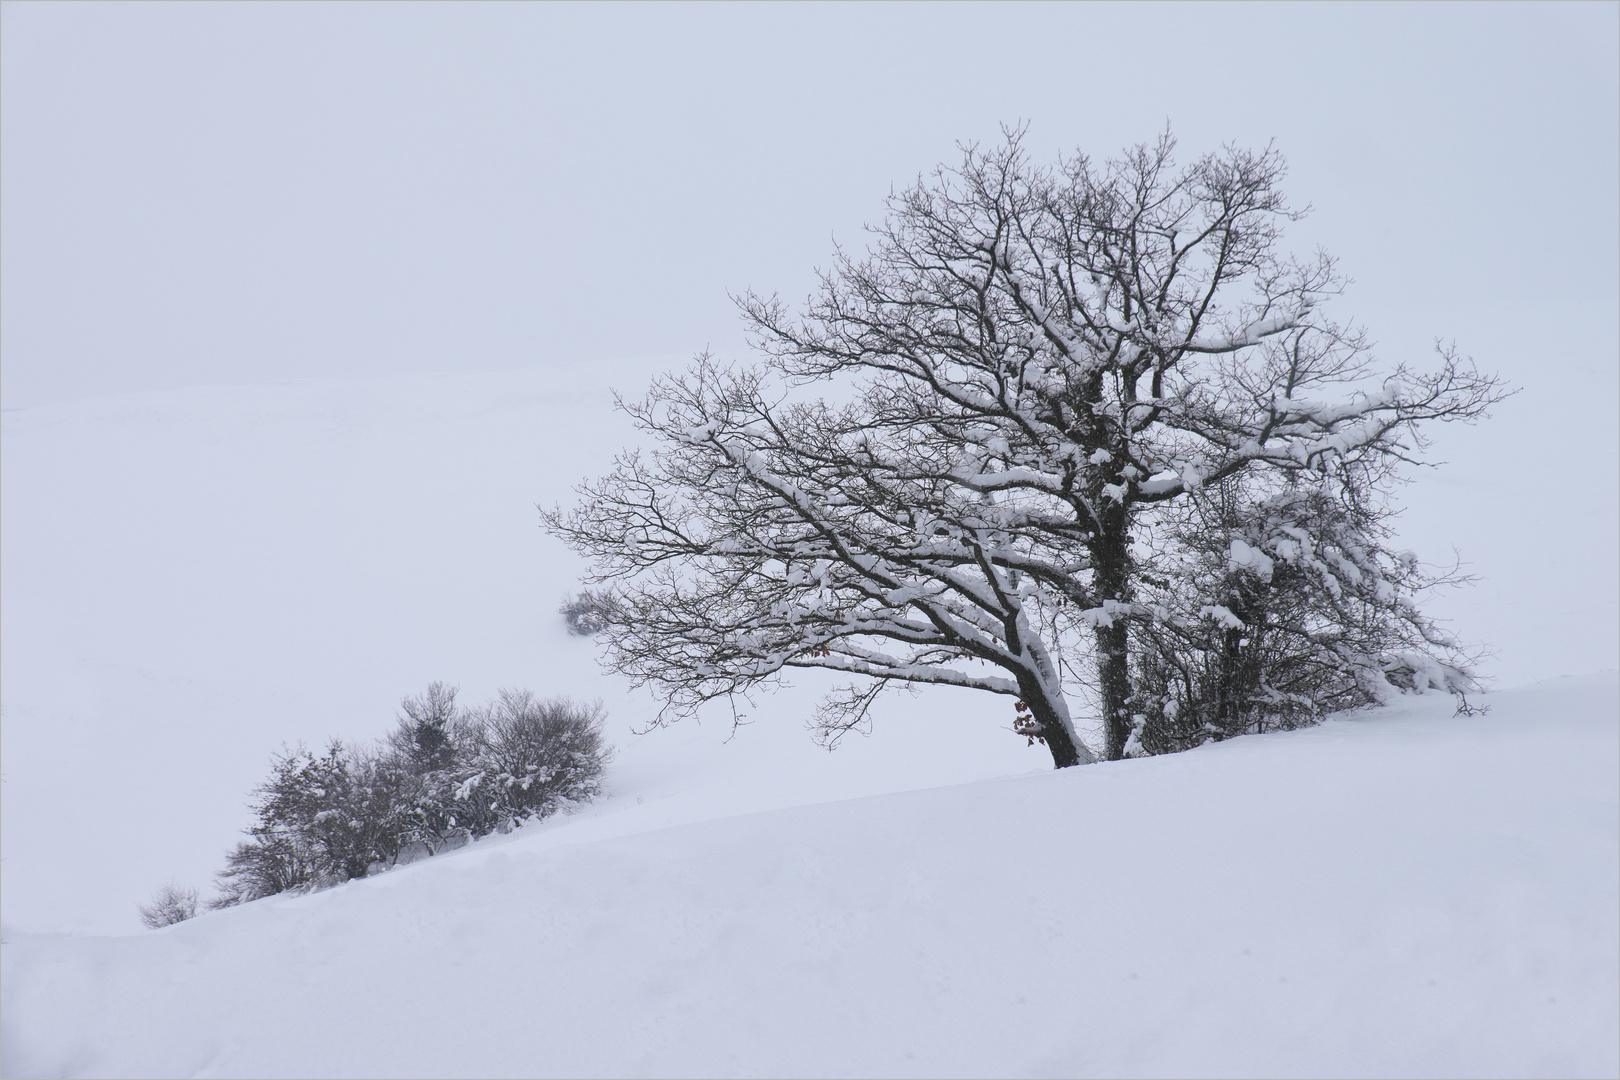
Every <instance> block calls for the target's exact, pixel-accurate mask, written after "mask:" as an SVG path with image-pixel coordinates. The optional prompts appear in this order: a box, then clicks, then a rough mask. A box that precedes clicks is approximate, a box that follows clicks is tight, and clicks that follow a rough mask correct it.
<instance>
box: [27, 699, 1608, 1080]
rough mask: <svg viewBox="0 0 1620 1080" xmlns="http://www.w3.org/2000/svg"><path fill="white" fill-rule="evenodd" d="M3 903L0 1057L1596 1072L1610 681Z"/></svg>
mask: <svg viewBox="0 0 1620 1080" xmlns="http://www.w3.org/2000/svg"><path fill="white" fill-rule="evenodd" d="M1489 703H1490V705H1491V706H1492V711H1491V712H1490V714H1489V715H1486V716H1482V717H1472V718H1468V717H1454V716H1452V715H1451V712H1452V709H1451V702H1450V699H1448V698H1444V697H1441V696H1437V695H1430V696H1427V697H1425V698H1420V699H1409V700H1407V701H1406V702H1404V703H1403V704H1401V705H1399V706H1397V707H1396V708H1393V709H1388V710H1380V711H1375V712H1369V713H1363V714H1357V715H1352V716H1348V717H1344V718H1340V719H1337V720H1334V721H1332V722H1330V723H1328V724H1325V725H1323V726H1322V727H1320V728H1316V729H1313V730H1309V731H1302V732H1295V733H1289V734H1280V735H1269V736H1263V737H1253V738H1247V739H1239V740H1235V741H1232V742H1228V743H1224V744H1220V745H1216V746H1210V747H1205V748H1203V749H1201V750H1197V751H1193V752H1191V753H1187V754H1183V755H1177V756H1173V757H1167V758H1158V759H1152V760H1145V761H1130V762H1124V763H1118V764H1109V765H1096V766H1089V767H1085V768H1077V769H1070V770H1064V771H1062V772H1058V773H1052V772H1042V773H1034V774H1030V775H1024V776H1016V777H1008V778H1005V779H1001V780H987V781H979V782H975V783H970V784H961V785H955V786H946V787H938V788H933V789H929V790H921V791H913V792H909V793H903V794H892V795H884V796H876V797H866V798H857V799H849V800H844V801H839V802H832V803H824V804H821V805H810V806H799V807H793V808H788V809H781V810H775V811H769V812H761V813H753V814H741V815H735V816H731V817H726V818H723V819H719V820H711V821H707V822H698V823H693V824H685V825H678V826H674V827H660V826H661V825H663V824H664V822H663V820H661V819H660V818H659V817H657V816H656V815H650V814H649V813H648V812H647V806H648V805H649V804H648V803H647V802H646V801H645V798H644V795H645V794H646V793H642V796H637V795H635V794H632V793H631V792H629V791H621V792H620V793H619V794H618V795H616V796H615V797H613V798H612V799H610V800H609V801H607V802H605V803H603V804H601V805H600V806H598V807H595V808H592V809H590V810H588V811H585V812H583V813H581V814H578V815H576V816H574V817H571V818H563V819H554V820H552V821H549V822H546V823H543V824H541V825H538V826H533V827H530V828H529V829H526V830H522V831H520V832H518V833H516V834H514V835H513V836H511V837H506V838H499V839H496V840H492V841H486V842H482V843H480V844H477V845H474V846H473V847H471V848H468V849H465V850H463V851H461V852H457V853H454V854H451V855H447V856H441V857H439V858H437V859H433V860H429V861H427V862H424V863H419V864H416V865H414V866H411V867H408V868H403V869H400V870H396V871H393V872H391V873H389V874H386V875H383V876H380V877H377V878H372V879H368V880H365V881H360V882H355V883H352V884H350V885H347V886H342V887H339V888H336V889H332V890H330V891H327V892H323V893H318V894H314V895H310V896H305V897H297V898H271V899H269V900H265V901H261V902H258V903H255V904H251V905H247V906H245V907H243V908H239V909H235V910H231V911H227V912H221V913H214V914H208V915H204V916H201V917H199V918H198V919H196V920H193V921H191V922H188V923H184V924H181V925H179V926H176V927H172V928H169V929H167V930H163V931H158V932H155V933H149V934H145V935H139V936H127V937H84V936H66V935H32V934H23V933H18V932H15V931H8V933H7V935H6V945H5V948H4V964H5V968H4V981H3V984H0V985H3V990H4V1014H5V1026H4V1035H3V1037H4V1058H5V1061H4V1066H5V1072H6V1074H7V1075H8V1076H23V1075H69V1076H252V1075H260V1076H277V1075H287V1076H366V1075H390V1076H434V1075H439V1076H479V1075H580V1076H594V1075H901V1076H913V1075H915V1076H928V1075H1099V1076H1106V1075H1188V1076H1193V1075H1233V1074H1237V1075H1255V1076H1285V1075H1286V1076H1316V1075H1367V1076H1374V1075H1378V1076H1401V1075H1405V1076H1420V1075H1421V1076H1431V1075H1432V1076H1442V1075H1481V1076H1485V1075H1497V1076H1510V1075H1512V1076H1575V1075H1581V1076H1601V1075H1611V1076H1612V1075H1614V1073H1615V1071H1616V1069H1617V1067H1620V1058H1617V1050H1616V1036H1617V1028H1616V1015H1617V1010H1620V994H1617V970H1620V941H1617V932H1616V928H1617V917H1616V912H1617V910H1620V907H1617V905H1620V828H1617V822H1620V818H1617V815H1620V808H1617V781H1616V771H1615V762H1616V760H1617V754H1620V745H1617V738H1616V736H1617V722H1616V715H1617V681H1616V678H1615V677H1614V676H1613V675H1604V676H1593V677H1587V678H1582V679H1566V680H1560V681H1554V682H1549V683H1543V684H1539V685H1536V686H1532V687H1528V688H1524V689H1519V690H1515V691H1510V692H1504V693H1500V694H1496V695H1493V696H1492V697H1491V698H1490V699H1489Z"/></svg>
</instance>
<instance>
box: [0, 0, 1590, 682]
mask: <svg viewBox="0 0 1620 1080" xmlns="http://www.w3.org/2000/svg"><path fill="white" fill-rule="evenodd" d="M1617 13H1620V6H1617V5H1616V4H1614V3H1588V4H1578V5H1558V4H1549V3H1541V4H1536V5H1512V4H1490V5H1469V4H1444V5H1419V4H1401V5H1379V4H1355V5H1332V4H1309V5H1305V4H1301V5H1276V4H1264V5H1259V4H1257V5H1222V4H1193V5H1151V4H1131V5H1125V6H1110V5H1058V4H1031V5H1018V4H994V5H971V4H951V5H937V6H936V5H928V4H897V5H832V4H828V5H789V4H772V5H740V4H727V5H697V6H685V5H673V4H661V5H646V6H643V5H606V4H593V5H580V6H570V5H523V4H515V3H503V4H487V5H478V4H454V5H450V4H431V3H415V4H397V5H396V4H355V5H340V4H253V3H233V4H194V3H188V4H162V5H151V4H137V3H118V4H90V3H84V4H54V3H52V4H44V3H17V2H10V3H6V4H5V5H4V6H3V10H0V24H3V25H0V29H3V34H0V50H3V55H0V61H3V62H0V138H3V148H0V149H3V152H0V215H3V221H4V228H3V231H0V316H3V317H0V398H3V404H4V407H5V408H7V409H17V408H27V407H31V406H37V405H40V404H45V403H51V402H59V401H65V400H71V399H75V398H80V397H85V396H90V395H103V394H109V393H121V392H127V391H136V390H153V389H163V388H169V387H180V386H188V385H197V384H236V383H262V382H283V381H296V380H304V379H310V378H323V377H334V376H335V377H367V376H382V375H388V374H393V373H406V372H453V371H473V370H480V369H493V368H509V367H516V366H529V367H534V366H539V367H546V366H552V365H561V364H574V363H581V362H585V363H591V364H595V365H599V366H600V370H601V372H602V377H603V379H604V380H611V379H612V378H613V373H614V371H615V370H616V368H615V361H623V360H624V359H625V358H628V357H634V356H647V355H668V356H670V357H672V358H677V360H678V359H679V358H684V357H688V356H690V355H691V354H692V353H694V352H696V351H697V350H700V349H703V348H705V347H713V348H714V350H715V351H716V352H718V353H720V354H721V355H722V356H736V355H739V354H740V352H741V348H742V341H741V334H740V332H739V326H738V323H737V321H736V318H735V315H734V312H733V309H732V307H731V304H730V301H729V300H728V298H727V294H728V292H736V291H739V290H741V289H744V288H749V287H752V288H755V289H759V290H762V291H772V290H775V291H780V292H781V293H783V294H784V295H785V296H787V297H789V298H798V297H802V296H803V295H804V294H805V293H806V292H807V291H808V289H809V288H810V285H811V282H812V276H811V272H812V269H813V267H814V266H816V265H817V264H818V263H824V262H825V261H826V260H827V258H828V254H829V251H830V249H831V244H832V240H833V238H834V237H837V238H839V239H840V240H842V241H844V242H846V243H854V244H859V243H860V242H861V240H862V237H861V233H860V228H861V225H862V223H863V222H866V221H871V220H874V219H876V218H878V217H880V216H881V214H882V198H883V196H884V194H885V193H886V192H888V191H889V190H890V188H891V186H892V185H899V184H904V183H906V182H907V181H909V180H910V179H912V178H913V177H915V176H916V175H917V174H918V173H919V172H921V171H923V170H926V169H928V168H930V167H931V166H932V165H933V164H935V163H936V162H938V161H940V160H942V159H949V158H953V157H954V156H955V150H954V148H953V147H954V143H955V142H957V141H958V140H971V139H994V138H996V137H997V131H998V125H1000V124H1002V123H1004V122H1016V121H1019V120H1026V121H1028V122H1029V123H1030V125H1031V127H1030V136H1029V145H1030V146H1031V148H1032V149H1033V150H1034V151H1035V153H1036V154H1037V156H1040V157H1050V156H1052V155H1055V154H1056V152H1057V151H1058V150H1059V149H1065V148H1066V149H1074V148H1081V149H1084V150H1086V151H1088V152H1090V153H1092V154H1093V155H1096V156H1106V155H1107V154H1109V153H1112V152H1114V151H1116V150H1117V149H1118V148H1120V147H1121V146H1123V145H1125V144H1127V143H1130V142H1135V141H1140V140H1146V139H1150V138H1152V137H1153V136H1154V135H1155V134H1156V133H1157V132H1158V131H1159V130H1160V129H1162V128H1163V126H1164V125H1165V124H1166V123H1167V122H1169V123H1171V124H1173V126H1174V129H1175V131H1176V133H1177V134H1178V136H1179V137H1180V139H1181V143H1182V147H1183V148H1184V151H1185V153H1186V154H1187V155H1189V156H1190V155H1192V154H1195V153H1198V152H1201V151H1204V150H1208V149H1212V148H1215V147H1217V146H1218V145H1220V144H1221V143H1223V142H1227V141H1232V142H1236V143H1239V144H1244V145H1250V146H1253V145H1259V144H1263V143H1265V142H1267V141H1269V140H1275V141H1276V143H1277V145H1278V146H1279V147H1280V148H1281V150H1282V151H1283V152H1284V153H1285V154H1286V156H1287V157H1288V159H1289V161H1290V162H1291V165H1292V173H1291V177H1290V179H1289V181H1288V185H1287V187H1288V190H1289V192H1290V194H1291V196H1292V198H1293V199H1294V201H1295V202H1296V203H1298V204H1305V203H1311V204H1314V206H1315V207H1316V212H1315V214H1314V215H1313V216H1312V217H1311V218H1310V219H1309V220H1308V221H1307V222H1305V223H1303V224H1301V225H1299V226H1297V227H1296V228H1295V229H1294V231H1293V233H1292V234H1291V237H1292V239H1293V240H1294V242H1297V243H1298V244H1299V245H1300V246H1310V245H1314V244H1321V245H1323V246H1325V247H1327V248H1328V249H1329V250H1331V251H1333V252H1335V253H1336V254H1338V255H1339V256H1340V257H1341V258H1342V260H1343V266H1344V269H1345V270H1346V271H1347V272H1348V273H1349V274H1350V275H1351V276H1352V278H1354V279H1355V282H1356V284H1355V285H1354V287H1353V288H1352V290H1351V292H1350V294H1349V295H1348V296H1347V297H1346V298H1344V299H1343V300H1342V301H1340V302H1339V303H1338V305H1337V306H1336V308H1335V314H1336V315H1338V316H1340V317H1345V316H1352V315H1353V316H1355V317H1357V318H1358V319H1359V320H1360V321H1362V322H1363V323H1364V324H1365V325H1366V326H1367V327H1368V329H1369V330H1370V332H1371V334H1372V336H1373V338H1374V339H1375V340H1376V341H1377V342H1378V343H1379V350H1378V351H1379V353H1380V354H1381V355H1382V356H1383V357H1384V358H1385V359H1387V360H1391V361H1393V360H1397V359H1406V360H1411V361H1414V362H1416V363H1419V364H1422V363H1425V362H1426V360H1427V358H1428V357H1429V356H1430V350H1431V348H1432V344H1433V341H1434V339H1435V338H1437V337H1439V338H1445V339H1448V340H1451V339H1455V341H1456V342H1457V344H1458V346H1459V347H1460V348H1461V350H1462V351H1463V352H1465V353H1468V354H1471V355H1473V356H1474V357H1476V358H1477V359H1478V362H1479V363H1480V365H1481V366H1482V367H1483V368H1486V369H1488V370H1496V371H1500V372H1502V373H1503V374H1504V375H1505V376H1506V377H1507V379H1508V380H1509V381H1510V382H1511V383H1512V384H1514V385H1517V386H1520V387H1523V388H1524V393H1522V394H1520V395H1519V396H1518V397H1517V398H1515V399H1513V400H1512V401H1510V402H1509V403H1507V404H1505V405H1503V406H1501V407H1500V408H1499V409H1498V410H1497V412H1496V417H1495V419H1493V420H1492V421H1491V422H1490V423H1488V424H1486V425H1484V426H1482V427H1480V428H1477V429H1471V430H1467V431H1457V432H1447V433H1445V434H1444V435H1443V436H1442V438H1441V439H1440V440H1439V442H1438V443H1437V446H1436V456H1437V457H1440V458H1444V459H1448V460H1450V461H1451V462H1452V463H1453V465H1452V467H1450V468H1449V469H1448V470H1446V471H1444V472H1442V473H1440V474H1437V475H1436V476H1433V477H1429V478H1425V479H1424V480H1423V481H1422V482H1421V483H1420V485H1419V486H1418V487H1416V488H1414V489H1412V491H1411V498H1410V500H1409V501H1410V502H1411V503H1412V509H1411V511H1409V513H1408V516H1407V518H1406V519H1405V524H1404V526H1403V529H1404V530H1405V531H1406V532H1408V533H1410V534H1411V535H1412V537H1414V538H1415V542H1417V543H1418V544H1419V549H1420V550H1422V551H1425V552H1428V553H1434V552H1435V551H1436V549H1437V548H1438V549H1439V551H1440V553H1441V554H1443V552H1444V549H1445V547H1446V545H1448V544H1450V543H1456V544H1457V545H1458V546H1459V547H1460V548H1461V549H1462V550H1463V553H1464V556H1465V557H1466V558H1468V559H1470V561H1472V562H1474V564H1475V567H1476V569H1478V570H1480V571H1481V572H1482V573H1484V574H1485V575H1486V576H1487V578H1489V579H1490V580H1491V581H1494V582H1497V583H1498V584H1500V583H1501V582H1503V581H1505V580H1507V579H1506V578H1505V577H1504V576H1503V575H1504V573H1505V572H1506V568H1508V567H1510V566H1511V567H1513V568H1514V572H1515V573H1518V574H1520V575H1521V576H1523V575H1526V574H1528V575H1531V576H1532V577H1533V578H1534V580H1530V579H1525V580H1522V581H1520V582H1519V583H1518V584H1517V585H1515V586H1514V587H1513V589H1511V590H1509V592H1510V593H1511V594H1512V595H1508V593H1502V592H1500V591H1499V592H1498V593H1497V594H1492V593H1491V592H1490V591H1489V589H1484V588H1482V589H1481V590H1476V591H1475V593H1474V599H1473V600H1472V601H1469V602H1470V603H1473V604H1475V605H1476V606H1477V605H1486V606H1490V605H1496V606H1497V607H1498V608H1500V605H1502V604H1510V605H1511V604H1517V605H1519V607H1520V608H1522V609H1524V610H1523V611H1522V612H1520V614H1511V613H1509V614H1504V613H1503V611H1502V610H1495V613H1494V615H1493V616H1492V617H1493V618H1495V619H1497V620H1498V621H1502V620H1509V619H1517V620H1520V621H1521V622H1522V620H1523V619H1524V618H1528V617H1529V614H1528V612H1529V608H1531V607H1536V606H1537V605H1539V611H1540V614H1539V615H1537V618H1549V619H1550V618H1552V617H1553V616H1552V615H1550V614H1549V612H1552V610H1553V608H1554V607H1557V605H1560V604H1562V605H1564V608H1559V609H1558V610H1565V609H1566V608H1568V606H1569V605H1570V604H1576V605H1577V606H1579V605H1581V604H1584V605H1586V606H1585V607H1584V608H1582V609H1581V610H1582V611H1585V612H1586V614H1585V615H1584V616H1582V617H1583V618H1585V619H1586V620H1587V622H1588V624H1589V625H1590V627H1591V628H1592V629H1591V630H1590V632H1588V631H1585V630H1583V631H1582V634H1583V635H1584V637H1585V639H1586V641H1587V645H1588V646H1589V648H1588V652H1589V653H1590V654H1591V655H1593V656H1596V657H1598V658H1599V659H1600V660H1602V659H1603V658H1605V657H1606V658H1607V659H1606V660H1604V661H1603V662H1604V663H1605V664H1607V665H1608V666H1612V665H1613V663H1614V648H1613V645H1612V643H1613V642H1614V640H1615V637H1616V630H1615V627H1614V625H1613V623H1614V619H1613V617H1612V613H1613V611H1614V608H1615V592H1616V588H1617V586H1616V571H1615V565H1614V564H1615V561H1616V558H1615V546H1616V545H1615V535H1616V523H1615V519H1616V488H1617V484H1620V480H1617V476H1620V470H1617V437H1616V400H1617V395H1620V390H1617V382H1616V371H1617V366H1620V365H1617V350H1620V345H1617V336H1616V323H1617V293H1620V279H1617V256H1616V253H1617V214H1616V202H1617V200H1616V191H1617V185H1620V168H1617V159H1620V136H1617V132H1620V115H1617V101H1620V80H1617V41H1620V16H1617ZM630 389H634V388H630ZM1554 522H1556V523H1557V525H1556V527H1554V526H1553V525H1552V524H1550V523H1554ZM1535 575H1539V577H1536V576H1535ZM1493 587H1494V586H1493ZM1493 596H1494V599H1493ZM1594 597H1595V598H1596V601H1595V602H1596V603H1597V604H1598V607H1596V608H1593V607H1592V606H1591V604H1592V603H1593V602H1594V600H1593V598H1594ZM1566 622H1567V620H1566ZM1592 634H1596V635H1597V636H1596V638H1593V637H1592ZM1530 639H1534V640H1536V641H1542V642H1544V644H1543V645H1540V646H1535V645H1534V642H1533V641H1530ZM1527 641H1530V644H1527V645H1526V647H1539V648H1543V649H1544V651H1545V652H1546V655H1545V656H1543V657H1542V658H1541V659H1540V660H1538V661H1537V662H1535V663H1526V664H1520V665H1518V666H1517V667H1514V668H1512V669H1511V670H1510V671H1504V672H1503V674H1504V676H1505V677H1509V678H1512V677H1515V676H1523V677H1530V676H1532V675H1539V674H1542V673H1544V672H1545V671H1546V670H1548V665H1550V664H1556V663H1559V662H1563V658H1565V657H1567V655H1568V647H1567V645H1566V644H1564V643H1562V642H1552V641H1551V639H1548V638H1547V637H1546V635H1545V634H1542V633H1541V632H1539V631H1538V632H1536V633H1535V634H1531V635H1530V638H1529V639H1527ZM1594 641H1595V644H1593V642H1594ZM1588 659H1589V657H1587V656H1585V655H1584V654H1583V657H1582V658H1581V660H1580V662H1579V664H1577V667H1578V668H1579V669H1580V670H1588V669H1590V668H1591V667H1592V666H1593V664H1591V663H1587V660H1588ZM1571 662H1573V661H1571Z"/></svg>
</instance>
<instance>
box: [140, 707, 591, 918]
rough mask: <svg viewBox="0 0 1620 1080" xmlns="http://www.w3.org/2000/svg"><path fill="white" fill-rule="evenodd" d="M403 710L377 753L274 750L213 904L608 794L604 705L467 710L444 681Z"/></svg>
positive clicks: (188, 901)
mask: <svg viewBox="0 0 1620 1080" xmlns="http://www.w3.org/2000/svg"><path fill="white" fill-rule="evenodd" d="M401 706H402V708H401V713H402V715H401V716H400V717H399V723H398V725H397V726H396V728H395V729H394V730H393V731H392V732H390V733H389V734H388V736H387V737H386V738H385V739H383V740H382V741H381V742H379V743H377V744H376V745H373V746H371V747H369V748H359V747H349V746H345V745H344V744H343V743H341V742H339V741H337V740H333V741H332V742H331V743H330V744H329V745H328V746H327V748H326V751H325V752H324V753H321V754H316V753H313V752H311V751H309V750H307V749H305V748H303V747H302V746H300V747H298V748H296V749H292V750H288V751H285V752H283V753H281V754H278V755H276V757H275V758H274V759H273V761H272V766H271V773H270V777H269V779H267V780H266V781H265V782H264V783H263V784H260V785H259V786H258V788H256V789H255V790H254V796H255V800H254V804H253V809H254V818H255V820H254V823H253V824H252V825H251V826H249V827H248V828H247V830H246V833H247V839H246V840H243V841H242V842H241V843H239V844H237V845H236V847H235V848H234V849H233V850H232V851H231V852H230V854H229V855H228V856H227V857H226V863H225V869H224V870H223V871H222V872H221V873H220V874H219V875H218V885H219V894H218V895H217V896H216V897H215V898H214V899H213V900H211V901H209V903H208V907H210V908H224V907H231V906H233V905H235V904H241V903H245V902H247V901H250V900H257V899H259V898H261V897H265V896H272V895H274V894H276V893H282V892H305V891H310V890H314V889H320V888H325V887H327V886H330V885H336V884H338V883H340V882H344V881H348V880H351V879H353V878H361V877H366V876H367V875H369V874H375V873H379V872H381V871H383V870H387V869H390V868H392V867H394V866H397V865H403V864H405V863H409V862H414V861H416V860H417V859H421V858H425V857H427V856H429V855H434V854H437V853H439V852H441V851H448V850H452V849H455V848H458V847H461V846H463V845H465V844H467V843H468V842H469V841H471V840H474V839H477V838H478V837H481V836H486V835H488V834H490V833H492V832H509V831H511V829H512V827H513V826H515V825H518V824H520V823H522V822H525V821H535V820H539V819H541V818H545V817H548V816H550V815H551V814H553V813H555V812H557V811H558V810H560V809H563V808H565V807H568V806H570V805H575V804H579V803H583V802H587V801H589V800H591V799H593V798H595V797H596V796H597V795H598V794H600V793H601V789H602V777H603V773H604V771H605V770H606V767H607V764H608V762H609V760H610V759H611V758H612V748H611V747H610V746H608V745H607V743H606V742H605V741H604V740H603V737H602V720H603V717H604V713H603V711H602V706H601V704H600V703H594V704H588V705H581V704H578V703H576V702H573V701H570V700H569V699H567V698H552V699H549V700H540V699H537V698H536V697H535V696H534V695H533V694H532V693H530V692H529V691H527V690H503V691H501V693H500V694H499V696H497V697H496V698H495V700H494V701H492V702H490V703H488V704H487V705H483V706H477V707H472V708H464V707H461V706H458V705H457V704H456V688H455V687H447V686H445V685H444V684H443V683H434V684H432V685H431V686H429V687H428V688H427V692H426V693H424V694H422V695H420V696H415V697H407V698H405V699H404V701H403V702H402V703H401ZM196 911H197V903H196V892H195V890H185V889H181V888H180V887H178V886H174V885H169V886H165V887H164V888H163V889H160V890H159V893H158V895H157V896H156V897H155V898H154V899H153V902H152V903H151V904H149V905H143V906H142V907H141V917H142V921H143V922H145V923H146V925H147V926H149V927H152V928H154V929H155V928H157V927H161V926H168V925H171V924H172V923H176V922H181V921H183V920H184V919H187V918H190V917H191V916H192V915H195V914H196Z"/></svg>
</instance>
